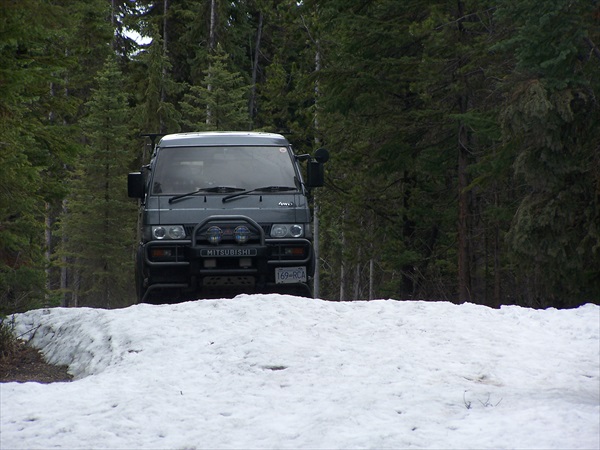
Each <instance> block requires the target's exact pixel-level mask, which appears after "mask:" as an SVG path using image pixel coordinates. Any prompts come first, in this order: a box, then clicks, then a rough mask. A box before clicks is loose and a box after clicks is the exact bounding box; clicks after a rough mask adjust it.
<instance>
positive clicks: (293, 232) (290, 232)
mask: <svg viewBox="0 0 600 450" xmlns="http://www.w3.org/2000/svg"><path fill="white" fill-rule="evenodd" d="M303 236H304V226H303V225H301V224H297V223H295V224H279V223H277V224H274V225H273V226H272V227H271V237H273V238H287V237H294V238H298V237H303Z"/></svg>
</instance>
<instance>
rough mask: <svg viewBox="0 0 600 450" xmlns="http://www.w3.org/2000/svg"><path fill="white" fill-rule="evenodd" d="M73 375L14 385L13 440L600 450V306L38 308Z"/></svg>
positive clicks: (8, 413)
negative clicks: (58, 380)
mask: <svg viewBox="0 0 600 450" xmlns="http://www.w3.org/2000/svg"><path fill="white" fill-rule="evenodd" d="M16 322H17V332H18V333H19V334H21V333H27V332H28V331H29V333H28V334H26V336H28V335H33V339H32V342H33V344H34V345H35V346H37V347H39V348H40V349H42V350H43V352H44V353H45V354H46V355H47V357H48V359H49V360H50V361H51V362H53V363H57V364H68V365H69V367H70V371H71V373H72V374H73V375H74V376H75V380H74V381H73V382H70V383H55V384H50V385H41V384H38V383H24V384H19V383H5V384H0V448H2V449H18V448H22V449H25V448H26V449H35V448H43V449H48V448H69V449H74V448H86V449H89V448H119V449H124V448H132V449H133V448H136V449H140V448H144V449H145V448H161V449H165V448H174V449H184V448H185V449H196V448H197V449H200V448H213V449H214V448H328V449H331V448H556V449H567V448H581V449H590V448H599V447H600V331H599V327H600V307H599V306H597V305H591V304H588V305H584V306H582V307H580V308H577V309H573V310H554V309H550V310H543V311H540V310H531V309H525V308H520V307H503V308H502V309H500V310H494V309H489V308H486V307H484V306H477V305H473V304H464V305H454V304H451V303H445V302H413V301H410V302H399V301H394V300H378V301H371V302H349V303H336V302H326V301H322V300H310V299H304V298H299V297H292V296H284V295H241V296H238V297H236V298H234V299H230V300H209V301H208V300H206V301H197V302H187V303H182V304H177V305H164V306H153V305H136V306H132V307H129V308H125V309H121V310H99V309H86V308H78V309H75V308H73V309H62V308H53V309H48V310H36V311H30V312H28V313H25V314H20V315H18V316H17V317H16Z"/></svg>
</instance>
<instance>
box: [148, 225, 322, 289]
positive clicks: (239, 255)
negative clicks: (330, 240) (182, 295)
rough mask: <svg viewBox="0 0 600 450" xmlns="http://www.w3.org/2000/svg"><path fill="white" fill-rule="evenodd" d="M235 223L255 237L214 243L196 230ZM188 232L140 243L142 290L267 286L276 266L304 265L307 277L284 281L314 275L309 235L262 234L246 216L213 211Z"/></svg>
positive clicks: (274, 282) (274, 283)
mask: <svg viewBox="0 0 600 450" xmlns="http://www.w3.org/2000/svg"><path fill="white" fill-rule="evenodd" d="M239 222H243V223H245V224H247V225H248V226H249V227H251V228H252V230H253V231H254V239H252V240H251V241H250V242H248V243H246V244H236V243H233V242H225V243H223V244H219V245H213V244H209V243H207V242H205V241H203V240H202V239H201V231H202V230H204V229H206V228H207V227H209V226H212V225H213V224H223V223H236V224H237V223H239ZM191 236H192V238H191V239H186V240H170V241H167V240H153V241H149V242H146V243H144V244H142V255H143V256H142V257H143V266H144V276H145V281H144V283H145V286H144V287H145V289H146V290H147V291H146V295H147V294H148V293H149V292H151V291H153V290H155V289H164V288H178V289H183V290H189V291H204V290H208V289H213V290H218V289H220V288H226V287H231V288H234V287H237V288H240V289H241V290H245V289H247V290H259V291H264V290H267V291H269V290H271V289H273V288H275V287H277V286H279V285H280V284H281V283H280V282H278V280H277V279H276V276H275V274H276V271H277V270H280V271H281V269H280V268H290V270H292V269H298V270H300V269H302V268H304V270H305V273H306V280H301V281H296V280H293V279H288V280H286V284H288V285H291V284H301V283H304V284H306V282H307V281H308V278H310V277H312V275H313V274H314V252H313V246H312V242H311V241H310V240H308V239H305V238H285V239H273V238H269V239H267V238H266V237H265V232H264V230H263V228H262V227H261V226H260V225H259V224H258V223H257V222H255V221H254V220H252V219H250V218H249V217H246V216H212V217H210V218H208V219H206V220H205V221H203V222H201V223H198V224H197V225H196V226H195V227H194V229H193V231H192V234H191ZM279 281H281V280H279Z"/></svg>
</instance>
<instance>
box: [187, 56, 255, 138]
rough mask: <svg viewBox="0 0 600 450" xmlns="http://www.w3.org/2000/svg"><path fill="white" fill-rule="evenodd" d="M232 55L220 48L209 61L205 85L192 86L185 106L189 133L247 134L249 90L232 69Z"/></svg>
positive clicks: (203, 83)
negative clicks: (240, 132)
mask: <svg viewBox="0 0 600 450" xmlns="http://www.w3.org/2000/svg"><path fill="white" fill-rule="evenodd" d="M228 61H229V55H228V54H227V53H225V51H224V50H223V48H222V47H221V46H220V45H217V50H216V52H215V54H214V55H212V56H211V57H210V58H209V64H210V65H209V67H208V69H207V70H206V75H205V77H204V80H203V82H202V84H201V85H199V86H190V88H189V90H188V92H187V93H186V95H185V96H184V99H183V102H182V103H181V109H182V113H183V117H184V118H183V123H184V124H185V127H186V130H188V131H197V130H247V129H249V127H250V115H249V113H248V93H249V90H250V89H249V86H248V85H247V84H246V83H244V80H243V78H242V77H241V76H240V74H239V73H237V72H234V71H232V70H231V69H230V68H229V66H228Z"/></svg>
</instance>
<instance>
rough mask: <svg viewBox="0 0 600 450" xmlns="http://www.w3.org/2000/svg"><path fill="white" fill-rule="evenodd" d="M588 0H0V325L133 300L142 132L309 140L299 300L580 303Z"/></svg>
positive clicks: (589, 225)
mask: <svg viewBox="0 0 600 450" xmlns="http://www.w3.org/2000/svg"><path fill="white" fill-rule="evenodd" d="M599 96H600V1H598V0H548V1H545V2H538V1H536V0H496V1H490V0H448V1H439V0H427V1H423V0H402V1H400V0H302V1H296V0H229V1H225V0H0V315H2V314H7V313H11V312H16V311H24V310H27V309H31V308H35V307H41V306H58V305H62V306H90V307H105V308H116V307H123V306H127V305H130V304H132V303H133V301H134V298H135V294H134V281H133V276H134V268H133V266H134V256H135V250H136V247H137V239H138V238H137V221H138V212H137V211H138V205H137V203H136V202H135V201H133V200H131V199H129V198H128V197H127V187H126V180H127V173H128V172H131V171H136V170H139V168H140V167H141V166H142V165H143V164H146V163H147V162H148V161H149V154H150V150H151V144H150V140H149V139H148V138H146V137H144V136H143V135H144V134H148V133H161V134H166V133H174V132H183V131H205V130H255V131H269V132H274V133H281V134H283V135H284V136H286V137H287V138H288V140H289V141H290V142H291V143H292V145H293V147H294V150H295V151H296V152H297V153H298V154H301V153H311V154H312V153H314V151H315V150H316V149H317V148H320V147H325V148H327V149H328V150H329V151H330V154H331V160H330V161H329V162H328V164H327V165H326V186H325V187H324V188H321V189H319V190H318V191H315V193H314V194H315V195H314V200H315V213H316V214H317V215H318V218H319V241H320V264H319V277H318V279H319V280H318V281H319V282H318V286H317V287H318V290H317V292H316V294H317V295H318V296H319V298H323V299H329V300H356V299H359V300H364V299H375V298H393V299H398V300H408V299H423V300H435V301H437V300H440V301H451V302H456V303H462V302H473V303H477V304H483V305H487V306H490V307H499V306H500V305H507V304H514V305H521V306H527V307H532V308H547V307H556V308H570V307H576V306H578V305H581V304H583V303H586V302H594V303H599V302H600V98H599Z"/></svg>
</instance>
